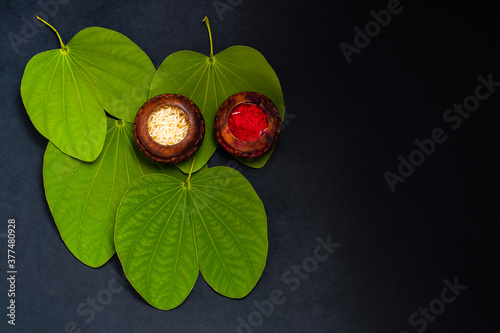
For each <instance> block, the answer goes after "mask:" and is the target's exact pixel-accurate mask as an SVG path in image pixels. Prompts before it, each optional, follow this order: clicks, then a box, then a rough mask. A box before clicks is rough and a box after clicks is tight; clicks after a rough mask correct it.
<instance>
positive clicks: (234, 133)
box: [214, 91, 281, 158]
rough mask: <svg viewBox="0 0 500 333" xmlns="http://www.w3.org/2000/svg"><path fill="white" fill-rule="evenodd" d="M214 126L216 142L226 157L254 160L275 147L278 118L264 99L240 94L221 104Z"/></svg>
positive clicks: (252, 94)
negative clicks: (226, 153) (228, 155)
mask: <svg viewBox="0 0 500 333" xmlns="http://www.w3.org/2000/svg"><path fill="white" fill-rule="evenodd" d="M214 127H215V135H216V137H217V140H218V141H219V143H220V145H221V146H222V147H223V148H224V149H225V150H226V151H228V152H229V153H230V154H232V155H234V156H237V157H243V158H250V157H257V156H260V155H262V154H264V153H265V152H266V151H268V150H269V149H270V148H272V147H273V146H274V145H275V144H276V141H277V140H278V137H279V135H280V132H281V117H280V114H279V112H278V109H277V108H276V106H275V105H274V103H273V102H272V101H271V100H270V99H269V98H268V97H266V96H264V95H262V94H259V93H257V92H251V91H243V92H239V93H236V94H234V95H232V96H230V97H229V98H228V99H226V100H225V101H224V102H223V103H222V104H221V106H220V107H219V109H218V110H217V114H216V116H215V123H214Z"/></svg>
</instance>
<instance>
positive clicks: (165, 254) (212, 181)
mask: <svg viewBox="0 0 500 333" xmlns="http://www.w3.org/2000/svg"><path fill="white" fill-rule="evenodd" d="M190 178H191V176H190V175H189V176H188V177H187V179H186V181H180V180H179V179H176V178H174V177H171V176H168V175H147V176H144V177H141V178H139V179H137V180H136V181H135V182H134V183H133V184H132V186H131V187H130V188H129V190H128V191H127V192H126V194H125V195H124V197H123V199H122V201H121V203H120V207H119V209H118V213H117V220H116V230H115V245H116V251H117V254H118V258H119V259H120V261H121V263H122V266H123V268H124V271H125V275H126V276H127V278H128V280H129V281H130V282H131V284H132V285H133V286H134V288H135V289H136V290H137V291H138V292H139V294H140V295H141V296H142V297H144V299H145V300H146V301H147V302H148V303H150V304H151V305H153V306H154V307H156V308H159V309H163V310H168V309H172V308H174V307H177V306H178V305H180V304H181V303H182V302H183V301H184V299H185V298H186V297H187V296H188V295H189V293H190V291H191V290H192V288H193V286H194V284H195V282H196V279H197V277H198V271H201V273H202V275H203V277H204V278H205V280H206V281H207V283H208V284H209V285H210V286H211V287H212V288H213V289H214V290H216V291H217V292H219V293H220V294H222V295H224V296H227V297H232V298H241V297H244V296H245V295H247V294H248V293H249V292H250V291H251V290H252V288H253V287H254V286H255V284H256V283H257V281H258V279H259V278H260V276H261V275H262V272H263V270H264V266H265V262H266V256H267V249H268V243H267V218H266V214H265V211H264V206H263V204H262V202H261V200H260V199H259V197H258V196H257V194H256V193H255V191H254V189H253V188H252V186H251V185H250V183H249V182H248V181H247V180H246V179H245V178H244V177H243V176H242V175H241V174H240V173H239V172H237V171H235V170H233V169H231V168H227V167H214V168H209V169H206V170H203V171H200V172H199V173H198V174H196V175H194V176H193V178H192V179H190Z"/></svg>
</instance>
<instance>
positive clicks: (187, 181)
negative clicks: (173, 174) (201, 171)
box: [186, 157, 196, 185]
mask: <svg viewBox="0 0 500 333" xmlns="http://www.w3.org/2000/svg"><path fill="white" fill-rule="evenodd" d="M195 160H196V157H193V162H191V168H190V169H189V174H188V177H187V179H186V185H187V184H189V181H190V180H191V173H192V172H193V167H194V161H195Z"/></svg>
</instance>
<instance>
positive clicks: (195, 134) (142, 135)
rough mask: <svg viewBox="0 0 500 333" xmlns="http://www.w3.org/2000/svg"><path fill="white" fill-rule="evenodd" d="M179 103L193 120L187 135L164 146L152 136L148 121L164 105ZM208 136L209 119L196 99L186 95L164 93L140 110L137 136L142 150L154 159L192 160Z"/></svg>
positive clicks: (136, 118) (136, 138) (137, 141)
mask: <svg viewBox="0 0 500 333" xmlns="http://www.w3.org/2000/svg"><path fill="white" fill-rule="evenodd" d="M169 105H171V106H176V107H178V108H180V109H182V110H183V111H184V113H185V114H186V117H187V119H188V121H189V129H188V132H187V135H186V137H185V138H184V139H183V140H182V141H180V142H178V143H176V144H174V145H163V144H160V143H158V142H156V141H155V140H153V139H152V138H151V136H150V135H149V132H148V121H149V117H150V116H151V113H153V112H154V111H156V110H157V109H159V108H160V107H163V106H169ZM204 135H205V121H204V119H203V115H202V114H201V112H200V110H199V109H198V107H197V106H196V104H194V102H193V101H191V100H190V99H188V98H187V97H184V96H182V95H176V94H163V95H158V96H156V97H153V98H151V99H150V100H149V101H147V102H146V103H145V104H144V105H143V106H142V107H141V109H140V110H139V112H138V113H137V116H136V117H135V122H134V137H135V142H136V143H137V145H138V146H139V149H140V150H141V151H142V152H143V153H144V154H145V155H146V156H147V157H149V158H150V159H152V160H154V161H157V162H162V163H179V162H182V161H184V160H186V159H188V158H189V157H190V156H191V155H193V154H194V153H195V152H196V151H197V150H198V148H199V147H200V145H201V143H202V141H203V137H204Z"/></svg>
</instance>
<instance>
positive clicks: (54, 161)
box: [43, 118, 185, 267]
mask: <svg viewBox="0 0 500 333" xmlns="http://www.w3.org/2000/svg"><path fill="white" fill-rule="evenodd" d="M132 127H133V125H132V124H129V123H126V122H123V121H121V120H114V119H111V118H108V124H107V136H106V142H105V144H104V149H103V151H102V153H101V155H100V156H99V157H98V158H97V160H95V161H94V162H91V163H88V162H82V161H80V160H77V159H75V158H72V157H70V156H68V155H66V154H64V153H62V152H61V151H60V150H59V149H57V148H56V147H55V146H54V145H53V144H51V143H49V144H48V146H47V150H46V152H45V157H44V163H43V181H44V187H45V194H46V197H47V202H48V204H49V208H50V211H51V212H52V215H53V217H54V221H55V223H56V225H57V228H58V229H59V232H60V234H61V237H62V239H63V241H64V242H65V244H66V246H67V247H68V249H69V250H70V251H71V252H72V253H73V254H74V255H75V257H77V258H78V259H79V260H80V261H82V262H83V263H84V264H86V265H88V266H91V267H99V266H101V265H103V264H104V263H106V262H107V261H108V260H109V258H111V256H112V255H113V254H114V253H115V248H114V241H113V234H114V224H115V217H116V211H117V209H118V205H119V203H120V200H121V198H122V196H123V194H124V193H125V192H126V191H127V189H128V188H129V186H130V184H132V182H134V181H135V180H136V179H137V178H139V177H141V176H143V175H145V174H149V173H161V172H165V173H168V174H170V175H173V176H175V177H178V178H180V176H183V174H182V173H181V172H180V171H178V170H177V168H175V167H165V166H159V165H158V164H156V163H154V162H153V161H151V160H149V159H148V158H146V157H145V156H144V155H143V154H142V153H141V152H140V151H139V149H138V148H137V146H136V144H135V142H134V137H133V133H132ZM183 177H184V178H185V176H183Z"/></svg>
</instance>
